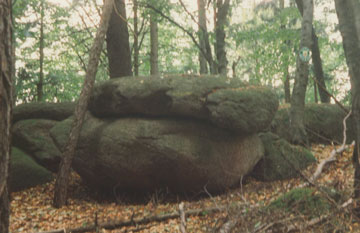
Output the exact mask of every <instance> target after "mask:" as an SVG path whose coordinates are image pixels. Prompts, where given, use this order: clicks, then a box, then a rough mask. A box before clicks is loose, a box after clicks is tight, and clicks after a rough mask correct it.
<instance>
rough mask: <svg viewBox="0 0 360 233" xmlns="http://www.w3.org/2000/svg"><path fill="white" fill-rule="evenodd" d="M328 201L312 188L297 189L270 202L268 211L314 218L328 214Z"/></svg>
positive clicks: (329, 205)
mask: <svg viewBox="0 0 360 233" xmlns="http://www.w3.org/2000/svg"><path fill="white" fill-rule="evenodd" d="M330 208H331V204H330V203H329V201H328V200H327V199H326V198H325V197H323V196H322V195H320V194H319V193H318V192H317V191H316V190H315V189H312V188H297V189H293V190H291V191H290V192H287V193H285V194H284V195H282V196H280V197H279V198H278V199H276V200H275V201H273V202H271V203H270V204H269V206H268V210H270V211H271V210H275V209H277V210H282V211H286V212H291V213H301V214H303V215H306V216H310V217H314V216H319V215H322V214H324V213H326V212H328V211H329V210H330Z"/></svg>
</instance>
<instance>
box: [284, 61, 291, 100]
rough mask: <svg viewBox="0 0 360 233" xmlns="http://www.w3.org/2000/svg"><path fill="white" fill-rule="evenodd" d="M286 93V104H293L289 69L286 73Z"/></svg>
mask: <svg viewBox="0 0 360 233" xmlns="http://www.w3.org/2000/svg"><path fill="white" fill-rule="evenodd" d="M284 92H285V103H290V102H291V93H290V74H289V67H287V70H286V73H285V82H284Z"/></svg>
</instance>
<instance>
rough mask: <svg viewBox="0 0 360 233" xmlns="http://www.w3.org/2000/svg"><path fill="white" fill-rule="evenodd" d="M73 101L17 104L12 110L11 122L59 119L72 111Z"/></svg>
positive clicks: (62, 118) (64, 117) (73, 108)
mask: <svg viewBox="0 0 360 233" xmlns="http://www.w3.org/2000/svg"><path fill="white" fill-rule="evenodd" d="M74 110H75V103H73V102H68V103H46V102H34V103H26V104H20V105H17V106H16V107H15V108H14V110H13V123H15V122H17V121H20V120H26V119H48V120H57V121H61V120H64V119H66V118H68V117H69V116H71V115H72V114H73V113H74Z"/></svg>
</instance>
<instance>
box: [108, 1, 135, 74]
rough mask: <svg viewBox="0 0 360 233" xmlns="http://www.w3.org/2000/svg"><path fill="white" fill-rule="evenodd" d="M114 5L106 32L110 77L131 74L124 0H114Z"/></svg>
mask: <svg viewBox="0 0 360 233" xmlns="http://www.w3.org/2000/svg"><path fill="white" fill-rule="evenodd" d="M115 6H116V8H114V9H113V11H112V13H111V18H110V23H109V28H108V31H107V33H106V45H107V54H108V60H109V71H110V78H118V77H123V76H131V75H132V71H131V54H130V45H129V31H128V27H127V21H126V9H125V0H115Z"/></svg>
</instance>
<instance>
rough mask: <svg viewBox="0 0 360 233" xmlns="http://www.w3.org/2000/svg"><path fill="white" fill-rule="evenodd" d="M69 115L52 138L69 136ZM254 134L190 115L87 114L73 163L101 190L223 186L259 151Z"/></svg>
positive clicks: (245, 171)
mask: <svg viewBox="0 0 360 233" xmlns="http://www.w3.org/2000/svg"><path fill="white" fill-rule="evenodd" d="M70 124H71V120H70V119H69V120H65V121H63V122H61V123H58V124H57V125H56V126H54V127H53V128H52V129H51V134H52V136H53V138H54V139H55V141H56V144H57V145H59V146H60V147H61V145H64V143H65V142H66V140H67V135H68V134H67V133H68V131H69V128H70ZM263 153H264V148H263V144H262V142H261V140H260V138H259V137H258V136H257V135H256V134H252V135H249V136H240V135H236V134H234V133H231V132H229V131H228V130H224V129H219V128H215V127H213V126H212V125H211V124H209V123H206V122H201V121H194V120H192V121H191V120H188V119H186V120H172V119H145V118H121V119H98V118H94V117H89V115H88V116H87V120H86V121H85V123H84V126H83V129H82V131H81V135H80V139H79V142H78V146H77V150H76V156H75V158H74V162H73V167H74V169H75V170H76V171H77V172H78V174H79V175H80V176H81V177H82V179H83V180H84V181H85V182H86V183H87V184H88V185H89V186H91V187H93V188H95V189H96V190H98V191H103V192H113V191H114V190H116V192H137V193H148V192H153V191H155V190H157V189H170V190H171V191H174V192H180V193H182V192H192V191H193V192H199V191H203V188H204V186H206V188H207V190H209V191H211V192H217V191H224V190H226V189H227V188H229V187H231V186H233V185H236V184H239V180H240V179H241V177H242V176H244V175H246V174H248V173H249V172H250V171H251V170H252V168H253V167H254V166H255V164H256V163H257V162H258V161H259V160H260V158H261V157H262V156H263Z"/></svg>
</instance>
